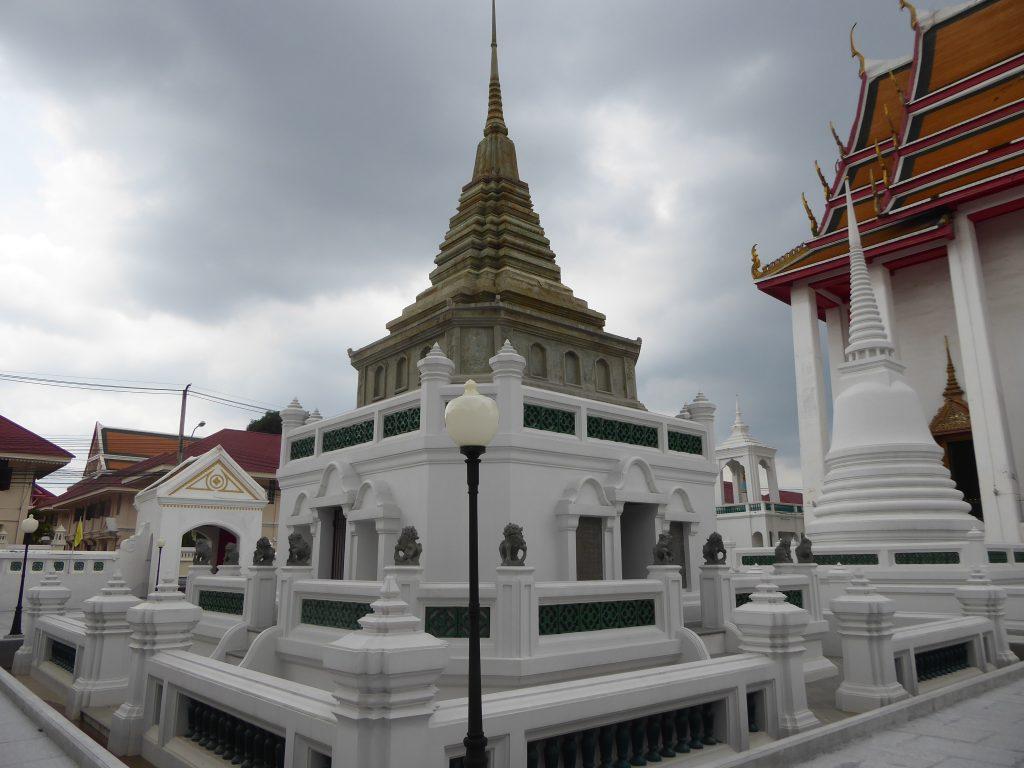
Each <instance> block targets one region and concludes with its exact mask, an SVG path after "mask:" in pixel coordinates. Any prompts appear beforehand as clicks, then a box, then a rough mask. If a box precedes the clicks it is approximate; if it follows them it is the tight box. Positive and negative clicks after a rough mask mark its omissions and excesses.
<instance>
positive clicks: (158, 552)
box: [154, 544, 181, 589]
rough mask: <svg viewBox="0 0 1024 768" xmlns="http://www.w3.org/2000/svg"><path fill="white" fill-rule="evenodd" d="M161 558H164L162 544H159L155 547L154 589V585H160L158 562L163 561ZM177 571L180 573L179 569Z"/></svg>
mask: <svg viewBox="0 0 1024 768" xmlns="http://www.w3.org/2000/svg"><path fill="white" fill-rule="evenodd" d="M163 559H164V545H163V544H160V545H158V546H157V548H156V585H155V587H154V589H155V588H156V587H159V586H160V564H161V563H162V562H163ZM178 573H181V571H178Z"/></svg>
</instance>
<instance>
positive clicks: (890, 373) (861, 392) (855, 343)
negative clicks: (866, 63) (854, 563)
mask: <svg viewBox="0 0 1024 768" xmlns="http://www.w3.org/2000/svg"><path fill="white" fill-rule="evenodd" d="M846 211H847V213H846V215H847V221H848V226H849V240H850V338H849V343H848V344H847V346H846V362H844V363H841V364H840V365H839V366H838V372H839V376H838V382H837V387H836V391H837V392H838V394H837V396H836V398H835V403H834V405H833V408H832V444H831V446H830V448H829V451H828V455H826V457H825V482H824V483H823V484H822V492H821V497H820V498H819V499H818V502H817V505H816V506H815V510H814V520H813V521H812V522H810V523H809V524H808V526H807V534H808V535H809V536H810V537H811V538H813V539H814V543H815V544H850V543H854V542H868V541H887V542H893V541H907V542H909V541H920V542H934V541H947V542H951V543H952V542H963V541H966V538H967V532H968V531H970V530H971V528H972V527H973V526H974V525H975V523H976V521H975V519H974V518H973V517H971V516H970V515H969V514H968V512H969V511H970V506H969V505H968V504H967V503H966V502H964V500H963V494H962V493H960V491H958V490H957V489H956V485H955V484H954V483H953V480H952V479H951V478H950V475H949V470H948V469H946V468H945V467H944V466H943V465H942V449H941V448H939V446H938V445H936V443H935V440H934V439H933V438H932V435H931V432H930V431H929V430H928V420H927V419H926V418H925V415H924V410H923V409H922V407H921V401H920V399H919V398H918V395H917V393H916V392H915V391H914V390H913V388H911V387H910V385H908V384H907V382H906V380H905V379H904V377H903V372H904V370H905V368H904V366H903V365H902V364H901V363H899V362H898V361H897V360H896V359H895V355H894V351H893V345H892V343H891V342H890V341H889V334H888V332H887V329H886V326H885V321H884V320H883V319H882V315H881V313H880V312H879V311H878V303H877V300H876V298H875V292H874V290H873V289H872V287H871V280H870V278H869V276H868V269H867V264H866V262H865V259H864V249H863V247H862V246H861V242H860V232H859V231H858V228H857V217H856V212H855V210H854V207H853V199H852V196H851V194H850V188H849V184H847V188H846Z"/></svg>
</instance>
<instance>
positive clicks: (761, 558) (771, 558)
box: [740, 555, 775, 565]
mask: <svg viewBox="0 0 1024 768" xmlns="http://www.w3.org/2000/svg"><path fill="white" fill-rule="evenodd" d="M740 563H742V564H743V565H775V555H743V556H742V557H741V558H740Z"/></svg>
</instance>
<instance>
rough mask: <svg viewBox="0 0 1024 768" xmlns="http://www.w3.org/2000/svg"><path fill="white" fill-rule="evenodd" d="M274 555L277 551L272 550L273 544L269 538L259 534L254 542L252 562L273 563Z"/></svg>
mask: <svg viewBox="0 0 1024 768" xmlns="http://www.w3.org/2000/svg"><path fill="white" fill-rule="evenodd" d="M276 557H277V552H276V551H275V550H274V545H273V544H271V543H270V539H268V538H267V537H266V536H261V537H260V539H259V541H257V542H256V551H255V552H253V553H252V564H253V565H273V564H274V559H275V558H276Z"/></svg>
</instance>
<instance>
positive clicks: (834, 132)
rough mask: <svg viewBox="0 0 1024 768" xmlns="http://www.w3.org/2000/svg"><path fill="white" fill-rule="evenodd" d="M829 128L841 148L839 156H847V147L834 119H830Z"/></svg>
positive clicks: (833, 138)
mask: <svg viewBox="0 0 1024 768" xmlns="http://www.w3.org/2000/svg"><path fill="white" fill-rule="evenodd" d="M828 129H829V130H830V131H831V132H832V140H833V141H835V143H836V146H837V147H838V148H839V156H840V157H846V147H844V146H843V142H842V141H840V139H839V134H838V133H836V127H835V125H833V123H832V121H831V120H829V121H828Z"/></svg>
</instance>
